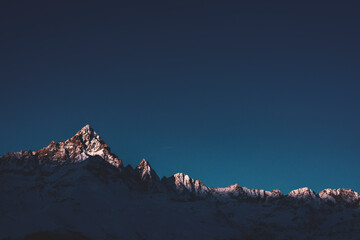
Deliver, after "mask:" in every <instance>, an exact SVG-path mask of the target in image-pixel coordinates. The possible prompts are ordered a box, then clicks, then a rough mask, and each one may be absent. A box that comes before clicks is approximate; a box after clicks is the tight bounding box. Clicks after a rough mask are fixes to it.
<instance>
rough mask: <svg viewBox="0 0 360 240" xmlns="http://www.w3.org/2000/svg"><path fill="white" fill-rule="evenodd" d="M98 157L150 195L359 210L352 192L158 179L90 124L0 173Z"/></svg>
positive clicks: (21, 155) (1, 162)
mask: <svg viewBox="0 0 360 240" xmlns="http://www.w3.org/2000/svg"><path fill="white" fill-rule="evenodd" d="M92 156H99V157H101V158H102V159H103V160H105V161H106V162H108V163H109V164H111V165H112V166H114V167H115V168H117V169H118V170H119V171H120V172H123V174H122V177H123V179H124V180H125V181H128V182H132V184H133V185H134V184H140V185H141V187H142V189H146V190H149V191H151V192H161V191H167V192H173V193H176V194H177V195H179V196H187V197H188V198H191V199H215V200H219V201H229V200H237V201H275V200H279V199H283V198H286V199H289V200H295V201H302V202H309V201H321V202H323V203H327V204H332V205H334V204H341V205H344V206H347V207H359V206H360V196H359V194H358V193H357V192H355V191H353V190H351V189H325V190H323V191H321V192H320V193H319V194H316V193H315V192H314V191H312V190H311V189H309V188H306V187H305V188H299V189H296V190H293V191H291V192H290V193H289V194H287V195H283V194H282V193H281V192H280V191H279V190H277V189H275V190H272V191H266V190H259V189H250V188H246V187H240V186H239V185H238V184H234V185H231V186H228V187H225V188H212V187H207V186H206V185H205V184H203V183H202V182H201V181H200V180H195V179H192V178H190V177H189V176H188V175H186V174H184V173H176V174H174V175H173V176H171V177H168V178H167V177H164V178H163V179H161V181H160V179H159V177H158V175H157V174H156V172H155V171H154V170H153V169H152V168H151V166H150V164H149V162H148V161H146V160H145V159H143V160H142V161H141V162H140V164H139V165H138V166H137V167H136V168H135V169H133V168H132V167H131V166H128V167H126V168H125V171H123V170H124V167H123V163H122V161H121V160H120V159H119V158H118V157H117V156H116V155H115V154H113V153H111V150H110V148H109V147H108V146H107V144H106V143H105V142H104V141H103V140H102V138H101V137H100V136H99V135H98V134H97V133H96V132H95V131H94V129H92V128H91V127H90V126H89V125H86V126H85V127H83V128H82V129H81V130H80V131H79V132H77V133H76V134H75V135H74V136H73V137H72V138H70V139H68V140H66V141H61V142H59V143H55V142H54V141H53V142H51V143H50V144H49V146H47V147H45V148H43V149H40V150H38V151H36V152H32V151H20V152H14V153H7V154H5V155H3V156H1V157H0V173H1V172H9V171H13V172H22V173H26V174H32V173H34V172H35V171H36V169H38V168H39V166H43V165H49V164H50V165H56V166H61V165H64V164H65V165H66V164H70V163H79V162H82V161H85V160H86V159H88V158H89V157H92Z"/></svg>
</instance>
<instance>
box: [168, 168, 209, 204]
mask: <svg viewBox="0 0 360 240" xmlns="http://www.w3.org/2000/svg"><path fill="white" fill-rule="evenodd" d="M161 181H162V182H163V184H165V185H166V186H167V188H168V189H170V190H173V191H175V192H178V193H179V194H189V195H191V196H192V197H198V198H205V197H206V196H208V195H209V193H210V188H208V187H207V186H205V184H203V183H202V182H201V181H199V180H194V179H192V178H190V177H189V176H188V175H186V174H184V173H176V174H174V175H173V176H171V177H170V178H163V179H162V180H161Z"/></svg>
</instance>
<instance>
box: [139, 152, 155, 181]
mask: <svg viewBox="0 0 360 240" xmlns="http://www.w3.org/2000/svg"><path fill="white" fill-rule="evenodd" d="M136 170H137V171H138V173H139V175H140V178H141V180H142V181H147V182H149V181H156V182H159V181H160V178H159V176H158V175H157V174H156V172H155V171H154V170H153V169H152V168H151V166H150V164H149V162H148V161H146V160H145V158H144V159H143V160H142V161H141V162H140V163H139V165H138V166H137V168H136Z"/></svg>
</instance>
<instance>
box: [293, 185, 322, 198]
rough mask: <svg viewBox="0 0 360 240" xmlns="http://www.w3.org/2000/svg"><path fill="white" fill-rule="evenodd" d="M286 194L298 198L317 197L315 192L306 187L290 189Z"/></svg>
mask: <svg viewBox="0 0 360 240" xmlns="http://www.w3.org/2000/svg"><path fill="white" fill-rule="evenodd" d="M288 196H289V197H291V198H295V199H298V200H313V199H315V198H316V197H317V196H316V193H315V192H314V191H313V190H311V189H310V188H308V187H303V188H299V189H295V190H292V191H291V192H290V193H289V194H288Z"/></svg>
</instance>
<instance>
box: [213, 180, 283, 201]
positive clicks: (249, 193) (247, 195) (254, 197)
mask: <svg viewBox="0 0 360 240" xmlns="http://www.w3.org/2000/svg"><path fill="white" fill-rule="evenodd" d="M212 190H213V194H214V196H215V197H216V198H218V199H222V200H226V199H227V198H233V199H237V200H250V201H266V200H270V201H272V200H276V199H280V198H282V197H283V196H284V195H283V194H282V193H281V192H280V191H279V190H277V189H276V190H273V191H272V192H269V191H265V190H262V189H260V190H259V189H251V188H247V187H240V186H239V185H238V184H234V185H231V186H228V187H225V188H213V189H212Z"/></svg>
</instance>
